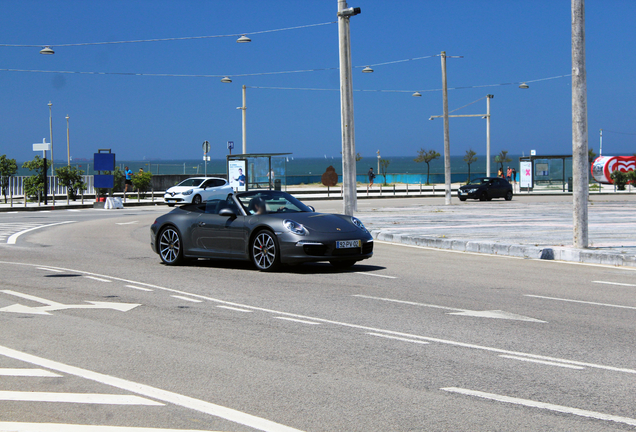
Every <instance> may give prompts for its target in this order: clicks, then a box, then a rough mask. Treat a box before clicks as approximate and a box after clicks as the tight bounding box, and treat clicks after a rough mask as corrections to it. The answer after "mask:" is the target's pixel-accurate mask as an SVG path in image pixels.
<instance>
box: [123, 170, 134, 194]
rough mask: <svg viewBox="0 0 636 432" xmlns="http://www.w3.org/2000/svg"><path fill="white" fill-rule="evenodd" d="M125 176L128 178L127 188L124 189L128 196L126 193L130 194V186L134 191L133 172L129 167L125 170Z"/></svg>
mask: <svg viewBox="0 0 636 432" xmlns="http://www.w3.org/2000/svg"><path fill="white" fill-rule="evenodd" d="M124 174H125V176H126V181H125V183H126V187H125V188H124V196H126V192H128V185H130V189H132V175H133V172H132V170H130V169H129V168H128V167H125V168H124Z"/></svg>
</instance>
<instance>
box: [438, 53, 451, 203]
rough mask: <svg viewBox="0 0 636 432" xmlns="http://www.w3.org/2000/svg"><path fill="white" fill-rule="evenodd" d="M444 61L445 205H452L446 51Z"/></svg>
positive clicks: (442, 57) (443, 56)
mask: <svg viewBox="0 0 636 432" xmlns="http://www.w3.org/2000/svg"><path fill="white" fill-rule="evenodd" d="M440 57H441V59H442V95H443V99H444V113H443V114H444V183H445V186H444V189H445V193H444V204H446V205H450V204H451V169H450V138H449V136H448V134H449V133H448V86H447V84H446V51H442V54H441V55H440Z"/></svg>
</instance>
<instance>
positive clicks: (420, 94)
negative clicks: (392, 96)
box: [411, 91, 422, 97]
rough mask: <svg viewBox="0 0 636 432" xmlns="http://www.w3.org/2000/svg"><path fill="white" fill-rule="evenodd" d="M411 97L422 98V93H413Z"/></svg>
mask: <svg viewBox="0 0 636 432" xmlns="http://www.w3.org/2000/svg"><path fill="white" fill-rule="evenodd" d="M411 96H414V97H422V93H420V92H418V91H416V92H415V93H413V94H412V95H411Z"/></svg>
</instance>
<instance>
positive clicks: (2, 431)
mask: <svg viewBox="0 0 636 432" xmlns="http://www.w3.org/2000/svg"><path fill="white" fill-rule="evenodd" d="M0 432H212V431H204V430H200V429H197V430H192V429H188V430H186V429H155V428H145V427H126V426H93V425H77V424H64V423H17V422H0Z"/></svg>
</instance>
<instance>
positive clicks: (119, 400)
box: [0, 391, 165, 406]
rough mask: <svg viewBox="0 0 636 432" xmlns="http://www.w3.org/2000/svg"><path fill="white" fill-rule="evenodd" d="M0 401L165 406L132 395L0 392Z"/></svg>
mask: <svg viewBox="0 0 636 432" xmlns="http://www.w3.org/2000/svg"><path fill="white" fill-rule="evenodd" d="M0 401H18V402H63V403H77V404H98V405H154V406H163V405H165V404H162V403H159V402H155V401H152V400H150V399H146V398H142V397H139V396H132V395H114V394H96V393H50V392H31V391H24V392H23V391H0Z"/></svg>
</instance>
